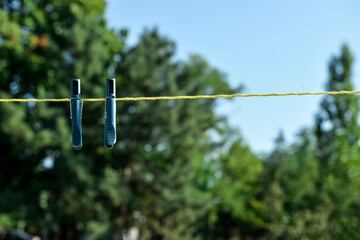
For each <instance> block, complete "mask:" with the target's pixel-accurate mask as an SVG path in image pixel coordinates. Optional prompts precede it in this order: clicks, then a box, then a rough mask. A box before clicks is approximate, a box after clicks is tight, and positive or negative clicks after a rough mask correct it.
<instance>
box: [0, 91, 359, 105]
mask: <svg viewBox="0 0 360 240" xmlns="http://www.w3.org/2000/svg"><path fill="white" fill-rule="evenodd" d="M358 93H360V91H336V92H302V93H265V94H258V93H256V94H229V95H225V94H220V95H198V96H161V97H121V98H116V101H155V100H180V99H211V98H236V97H280V96H304V95H340V94H358ZM81 100H82V101H84V102H103V101H105V98H83V99H81ZM69 101H70V98H57V99H54V98H48V99H35V98H29V99H0V102H69Z"/></svg>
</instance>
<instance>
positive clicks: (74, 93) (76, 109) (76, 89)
mask: <svg viewBox="0 0 360 240" xmlns="http://www.w3.org/2000/svg"><path fill="white" fill-rule="evenodd" d="M70 88H71V101H70V119H71V123H72V144H73V147H74V149H75V150H79V149H80V148H81V147H82V129H81V118H82V111H83V102H82V101H81V97H80V79H71V85H70Z"/></svg>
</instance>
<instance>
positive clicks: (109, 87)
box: [104, 78, 116, 149]
mask: <svg viewBox="0 0 360 240" xmlns="http://www.w3.org/2000/svg"><path fill="white" fill-rule="evenodd" d="M115 96H116V95H115V78H108V79H106V100H105V138H104V146H105V148H106V149H111V148H113V146H114V144H115V143H116V99H115Z"/></svg>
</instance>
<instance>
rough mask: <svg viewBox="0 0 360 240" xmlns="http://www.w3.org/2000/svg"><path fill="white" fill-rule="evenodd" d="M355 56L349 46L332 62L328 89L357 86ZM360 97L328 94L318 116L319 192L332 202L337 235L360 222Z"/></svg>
mask: <svg viewBox="0 0 360 240" xmlns="http://www.w3.org/2000/svg"><path fill="white" fill-rule="evenodd" d="M352 65H353V56H352V54H351V52H350V49H349V47H348V46H347V45H344V46H343V47H342V48H341V53H340V55H339V56H334V57H333V58H332V59H331V61H330V63H329V75H330V76H329V79H328V82H327V84H326V89H327V90H329V91H339V90H348V91H351V90H353V89H354V87H353V83H352V81H351V79H352ZM358 116H359V97H358V96H356V95H335V96H326V97H324V99H323V101H322V102H321V110H320V111H319V113H318V115H317V117H316V131H315V133H316V139H317V149H316V153H317V157H318V159H319V161H320V164H321V165H320V166H321V169H322V171H321V174H322V177H321V182H320V183H319V184H320V189H321V190H320V191H322V192H323V195H324V196H323V198H324V201H326V202H329V209H330V210H331V213H330V215H329V219H328V221H329V223H328V229H327V231H329V232H331V233H333V234H335V233H342V232H344V231H346V229H350V231H352V229H356V227H355V226H356V225H357V224H358V223H359V219H358V217H356V216H359V211H358V209H359V206H358V203H359V200H360V191H359V184H358V179H359V172H360V161H359V154H360V153H359V146H358V142H359V137H360V132H359V127H358Z"/></svg>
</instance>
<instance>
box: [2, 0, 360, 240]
mask: <svg viewBox="0 0 360 240" xmlns="http://www.w3.org/2000/svg"><path fill="white" fill-rule="evenodd" d="M105 6H106V3H105V2H104V1H103V0H94V1H85V0H71V1H70V0H66V1H59V0H47V1H45V0H35V1H34V0H4V1H1V2H0V7H1V8H0V97H1V98H30V97H35V98H61V97H69V83H70V79H71V78H80V79H81V82H82V85H81V89H82V96H83V97H88V98H90V97H95V98H98V97H104V92H105V88H104V86H105V79H106V78H107V77H116V79H117V96H120V97H125V96H174V95H201V94H220V93H221V94H231V93H234V92H237V91H240V90H241V88H238V89H234V88H232V87H231V86H229V84H228V82H227V80H226V75H225V74H224V73H222V72H221V71H219V70H217V69H216V68H214V67H212V66H211V65H210V64H209V63H207V61H206V60H205V59H203V58H202V57H200V56H198V55H190V56H189V57H188V59H187V60H184V61H179V60H177V59H176V57H175V56H176V44H175V42H174V41H172V40H171V39H169V38H167V37H164V36H162V35H161V34H160V33H159V31H158V30H157V29H146V30H145V31H144V32H143V34H142V35H141V37H140V39H139V41H138V42H137V43H136V44H134V45H132V46H129V45H127V40H126V37H127V30H116V31H115V30H112V29H109V28H108V27H107V24H106V20H105V19H104V9H105ZM352 66H353V56H352V54H351V51H350V49H349V47H348V46H347V45H344V46H343V47H342V48H341V52H340V54H339V56H334V57H333V58H331V60H330V63H329V78H328V81H327V83H326V90H328V91H338V90H353V89H354V87H353V83H352V74H351V72H352ZM215 107H216V105H215V101H214V100H213V99H203V100H192V101H189V100H178V101H151V102H145V101H138V102H118V103H117V126H118V132H117V143H116V145H115V147H114V149H112V150H111V151H108V150H106V149H105V148H104V147H103V146H102V145H103V124H104V104H103V103H97V102H91V103H87V102H86V103H85V106H84V112H83V118H82V120H83V138H84V146H83V148H82V150H81V151H74V150H73V149H72V146H71V126H70V120H69V106H68V104H64V103H36V104H35V103H26V104H23V103H6V104H5V103H4V104H0V148H1V152H2V154H1V157H0V230H3V229H5V228H15V227H17V228H22V229H24V230H26V231H28V232H30V233H33V234H38V235H41V236H42V237H43V239H45V240H47V239H69V240H72V239H99V240H100V239H121V238H122V237H126V235H127V232H128V231H129V230H130V229H133V228H137V229H138V230H139V231H140V236H141V239H149V240H157V239H159V240H160V239H164V240H165V239H208V240H215V239H216V240H217V239H358V238H359V237H360V232H359V231H358V230H357V226H358V225H359V220H360V219H359V216H360V213H359V209H360V206H359V203H360V191H359V189H360V188H359V187H360V186H359V172H360V160H359V156H360V153H359V137H360V132H359V126H358V124H359V123H358V116H359V111H360V109H359V99H358V96H355V95H336V96H325V97H324V98H323V100H322V101H321V104H320V109H319V111H318V114H317V115H316V118H315V123H314V126H310V127H308V128H304V129H301V130H300V131H299V134H298V136H297V139H296V140H295V142H294V143H292V144H289V143H287V142H286V141H285V139H284V135H283V134H282V133H280V134H279V136H278V137H277V138H276V140H275V148H274V150H273V151H272V152H270V153H269V154H268V155H267V156H258V155H257V154H255V153H254V152H253V151H252V150H251V148H250V147H249V146H248V145H247V144H246V140H245V139H244V138H243V137H241V134H239V133H238V132H237V131H236V130H234V129H233V128H232V127H231V126H229V125H228V123H227V121H226V119H225V118H224V117H222V116H219V115H218V114H217V113H216V111H215Z"/></svg>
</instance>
